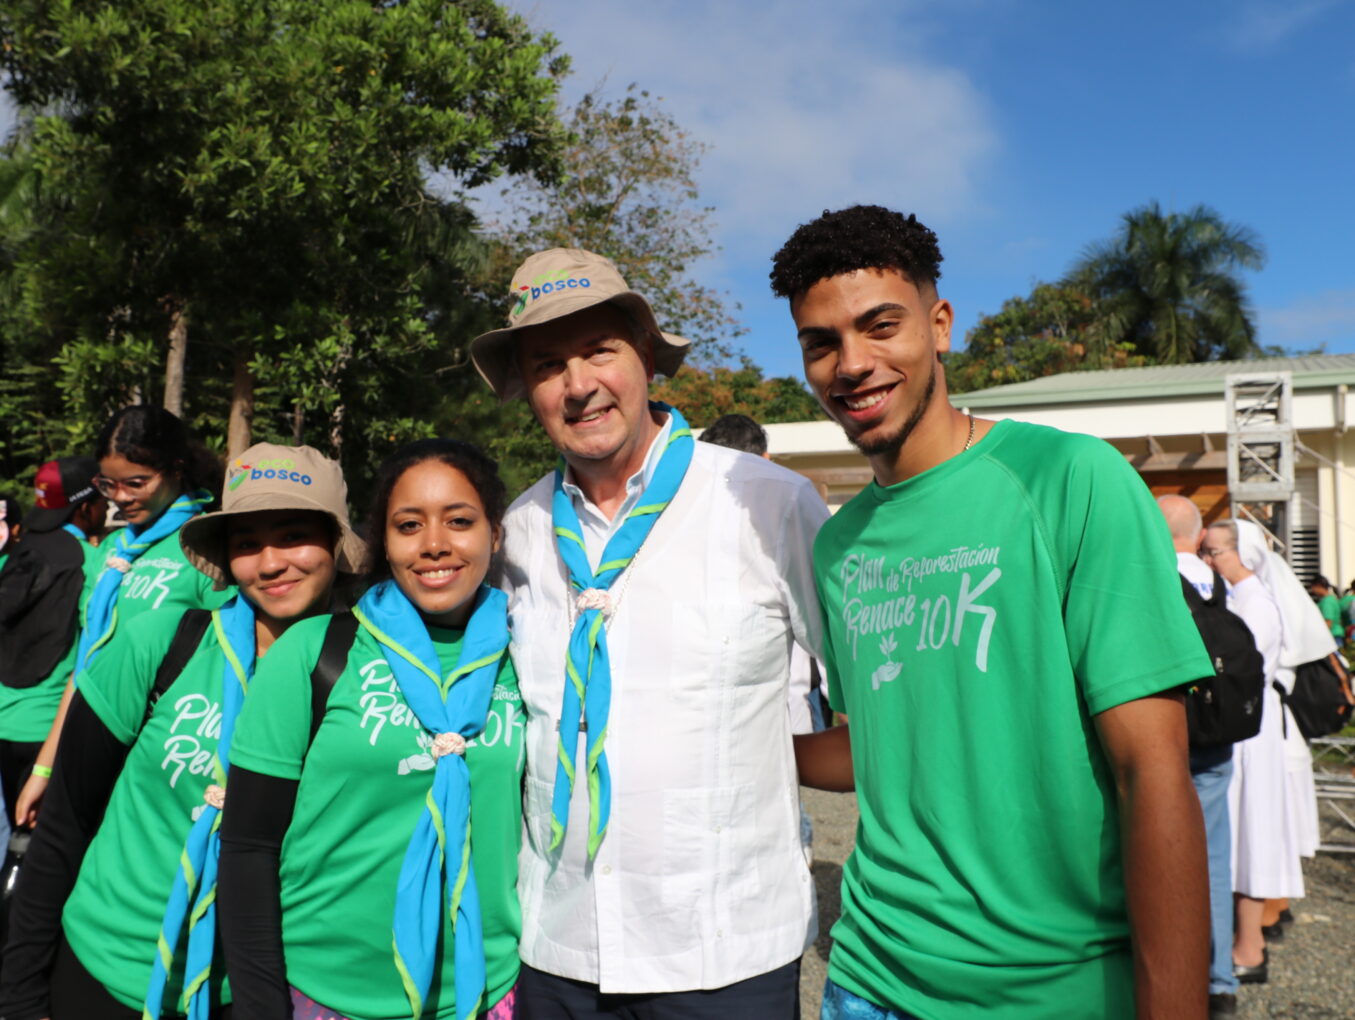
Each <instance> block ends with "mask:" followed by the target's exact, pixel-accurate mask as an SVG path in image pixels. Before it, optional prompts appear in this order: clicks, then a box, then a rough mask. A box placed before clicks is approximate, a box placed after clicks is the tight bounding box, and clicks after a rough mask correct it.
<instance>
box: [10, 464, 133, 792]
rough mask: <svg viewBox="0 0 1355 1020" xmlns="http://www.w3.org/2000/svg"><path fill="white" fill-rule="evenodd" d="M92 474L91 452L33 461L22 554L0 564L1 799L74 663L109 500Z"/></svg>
mask: <svg viewBox="0 0 1355 1020" xmlns="http://www.w3.org/2000/svg"><path fill="white" fill-rule="evenodd" d="M98 472H99V465H98V463H97V462H96V461H95V460H94V459H93V458H92V457H62V458H61V459H60V460H50V461H48V462H47V463H45V464H43V465H42V466H41V467H39V468H38V473H37V476H36V478H35V479H34V489H35V492H34V504H33V510H32V511H31V512H30V513H29V514H28V518H27V521H26V526H27V535H26V537H25V540H24V543H23V546H22V555H21V556H18V557H16V558H15V560H14V562H13V563H10V564H7V565H6V567H8V568H9V569H6V568H4V567H0V606H3V609H0V617H3V619H0V784H2V785H3V790H4V797H5V803H6V804H14V803H15V802H16V801H17V799H18V794H19V790H20V788H21V787H22V785H23V783H24V782H25V781H26V780H27V779H28V775H29V772H30V770H31V769H32V768H33V764H34V762H35V761H36V760H37V756H38V752H39V751H40V750H41V749H42V744H43V741H44V740H46V739H47V734H48V733H49V732H51V729H52V723H53V722H54V721H55V720H56V714H57V708H58V707H59V706H60V704H61V697H62V694H63V692H64V691H65V689H66V683H67V681H69V680H70V677H71V671H72V668H73V666H74V663H75V653H76V645H77V643H78V639H79V635H80V619H81V617H82V616H83V614H84V610H85V603H86V602H88V601H89V596H90V593H91V592H92V591H93V589H94V582H95V579H96V578H97V577H98V575H99V571H100V569H102V567H103V557H102V556H101V555H100V551H99V549H98V542H99V540H100V539H101V538H102V537H103V533H104V518H105V516H106V515H107V513H108V500H107V499H105V498H104V496H103V495H102V494H101V493H100V492H99V491H98V489H96V488H95V486H94V476H95V475H97V474H98ZM24 560H29V561H30V562H29V565H28V568H27V569H23V570H22V575H23V576H22V577H19V576H17V575H16V571H15V569H14V568H19V567H21V565H22V563H23V561H24ZM7 578H10V579H11V580H10V583H9V584H7V583H6V579H7ZM16 581H17V582H18V585H17V586H16V585H15V583H14V582H16Z"/></svg>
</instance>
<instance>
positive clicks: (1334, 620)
mask: <svg viewBox="0 0 1355 1020" xmlns="http://www.w3.org/2000/svg"><path fill="white" fill-rule="evenodd" d="M1317 610H1318V612H1320V613H1321V614H1322V619H1324V620H1326V621H1327V626H1328V628H1330V630H1331V633H1332V637H1334V638H1336V641H1337V644H1340V643H1342V642H1343V641H1345V638H1346V629H1345V627H1343V626H1342V625H1341V600H1340V599H1338V598H1337V597H1336V596H1335V595H1333V594H1332V593H1331V592H1327V594H1325V595H1323V596H1322V598H1320V599H1319V600H1318V603H1317Z"/></svg>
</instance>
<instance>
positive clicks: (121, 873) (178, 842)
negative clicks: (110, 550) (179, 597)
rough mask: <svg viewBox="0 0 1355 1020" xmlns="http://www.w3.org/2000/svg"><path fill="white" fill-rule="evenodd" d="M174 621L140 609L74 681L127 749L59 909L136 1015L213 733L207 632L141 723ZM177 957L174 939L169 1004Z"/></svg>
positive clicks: (216, 709)
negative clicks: (99, 821)
mask: <svg viewBox="0 0 1355 1020" xmlns="http://www.w3.org/2000/svg"><path fill="white" fill-rule="evenodd" d="M179 618H180V614H179V613H166V612H154V613H142V614H141V615H140V616H139V617H137V618H136V619H133V620H130V621H127V622H125V623H123V624H122V625H121V626H120V627H119V628H118V639H117V640H116V641H113V642H110V643H109V645H108V647H107V648H106V649H105V650H104V652H103V654H102V655H100V656H98V657H97V658H96V659H95V660H94V664H93V665H92V666H91V667H90V668H89V669H88V670H87V671H86V672H85V674H84V676H83V677H82V678H81V681H80V693H81V695H82V696H83V697H84V699H85V700H86V701H87V702H88V703H89V706H90V708H92V709H93V710H94V712H95V713H96V714H97V715H98V716H99V718H100V719H101V720H102V721H103V724H104V725H105V726H107V727H108V729H109V731H110V732H111V733H112V734H113V736H115V737H116V738H117V739H118V740H120V741H122V742H123V743H124V744H132V743H133V741H135V744H133V746H132V749H131V752H130V753H129V754H128V756H127V762H126V764H125V765H124V766H123V769H122V774H121V775H120V776H119V777H118V781H117V783H116V785H115V786H114V787H113V794H112V797H111V798H110V799H109V802H108V810H107V812H106V813H105V814H104V819H103V822H102V824H101V825H100V826H99V831H98V833H97V834H96V835H95V837H94V840H93V842H92V843H91V844H90V847H89V851H88V853H87V854H86V855H85V861H84V864H83V865H82V866H81V868H80V876H79V878H78V879H77V880H76V883H75V888H74V889H73V890H72V891H71V895H70V899H68V900H67V901H66V909H65V913H64V914H63V915H62V922H63V928H64V929H65V933H66V938H67V940H68V941H69V942H70V944H71V948H72V949H73V950H74V951H75V955H76V956H77V957H78V958H79V960H80V962H81V963H82V964H84V966H85V969H86V970H88V971H89V972H90V974H92V975H93V976H94V977H95V978H96V979H98V981H99V982H100V983H101V984H102V985H103V986H104V987H105V988H107V989H108V991H109V992H110V993H111V994H112V995H113V997H114V998H116V999H117V1000H118V1001H119V1002H122V1003H123V1004H124V1005H126V1006H128V1007H130V1008H132V1009H136V1010H140V1008H141V1005H142V1003H143V1002H144V1001H145V997H146V986H147V984H148V983H149V981H150V976H151V964H152V961H153V960H154V959H155V952H156V949H155V944H156V939H157V937H158V936H159V934H160V924H161V921H162V920H163V919H164V913H165V905H166V903H167V902H168V900H169V893H170V888H171V886H172V885H173V882H174V876H175V875H176V874H177V872H178V867H179V856H180V854H181V852H182V851H183V847H184V841H185V840H186V839H187V838H188V831H189V829H191V828H192V826H193V821H194V819H196V818H197V816H198V814H200V813H201V810H202V807H203V799H202V796H203V792H204V791H205V790H206V789H207V787H208V785H210V783H211V782H212V761H213V760H214V759H215V757H216V751H217V741H218V739H220V736H221V684H222V679H223V677H224V673H223V668H224V664H223V660H222V656H221V650H220V645H219V644H218V643H217V639H216V631H215V629H214V628H211V627H209V628H208V629H207V633H206V635H205V636H204V637H203V639H202V642H201V643H200V644H199V645H198V650H197V651H196V652H194V653H193V657H192V658H191V659H189V660H188V663H187V665H186V666H185V667H184V670H183V672H182V673H180V674H179V677H178V679H177V680H175V681H174V683H173V684H172V685H171V686H170V688H169V690H167V691H166V692H165V693H164V695H162V696H161V698H160V700H159V701H157V702H156V705H155V711H154V712H153V713H152V715H151V717H150V720H149V721H148V722H146V724H145V726H144V728H143V727H142V720H143V719H145V715H146V702H147V699H148V698H149V696H150V692H151V687H152V685H153V684H154V681H155V673H156V670H157V669H158V668H159V666H160V662H161V660H162V659H164V657H165V653H166V651H168V649H169V645H170V641H171V640H172V638H173V637H174V631H175V629H176V628H177V627H178V625H179ZM183 957H184V943H182V942H181V943H180V946H179V951H178V953H177V954H176V957H175V960H174V971H173V973H172V974H171V975H170V982H169V985H168V987H167V989H166V993H165V999H164V1001H165V1002H166V1003H174V1002H177V1001H178V997H179V994H180V991H181V989H182V988H183ZM224 975H225V967H224V966H223V965H222V964H221V961H220V959H219V958H218V961H217V964H216V966H214V967H213V979H212V980H213V984H214V985H215V986H216V989H217V990H216V992H215V993H214V995H213V999H212V1001H213V1002H214V1003H215V1002H219V1001H222V998H221V996H222V994H223V993H222V990H221V988H220V982H221V980H222V978H223V977H224ZM224 1001H229V996H228V995H226V996H225V1000H224Z"/></svg>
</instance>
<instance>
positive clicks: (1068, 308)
mask: <svg viewBox="0 0 1355 1020" xmlns="http://www.w3.org/2000/svg"><path fill="white" fill-rule="evenodd" d="M944 360H945V364H946V385H947V387H948V388H949V389H950V391H951V392H952V393H964V392H968V391H970V390H981V389H985V388H987V387H989V386H1002V385H1005V384H1007V383H1016V382H1025V381H1026V380H1027V379H1037V378H1039V377H1041V376H1046V375H1054V374H1056V373H1058V372H1072V371H1077V370H1078V369H1096V368H1126V367H1129V366H1131V365H1144V364H1149V363H1150V362H1151V359H1149V358H1146V357H1144V356H1143V355H1140V354H1136V353H1134V349H1133V346H1132V345H1131V344H1128V343H1119V344H1111V343H1108V342H1107V341H1106V339H1105V336H1104V335H1103V333H1102V331H1101V329H1100V323H1099V322H1098V319H1097V315H1096V305H1095V303H1094V302H1093V301H1092V300H1091V298H1089V297H1088V296H1087V295H1086V294H1085V293H1083V292H1082V291H1080V290H1078V289H1077V288H1075V287H1073V286H1070V285H1068V284H1062V283H1039V284H1036V285H1035V287H1034V289H1033V290H1032V291H1031V292H1030V294H1029V296H1027V297H1014V298H1009V299H1008V300H1007V301H1004V302H1003V304H1002V310H1001V311H1000V312H998V313H997V314H995V315H985V316H983V317H982V318H981V319H980V320H979V322H978V325H976V326H975V327H974V328H973V329H971V330H970V331H969V333H968V334H967V335H966V337H965V345H964V349H963V350H960V351H955V352H953V353H951V354H948V355H945V357H944Z"/></svg>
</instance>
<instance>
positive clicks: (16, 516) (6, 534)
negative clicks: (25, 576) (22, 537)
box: [0, 496, 24, 567]
mask: <svg viewBox="0 0 1355 1020" xmlns="http://www.w3.org/2000/svg"><path fill="white" fill-rule="evenodd" d="M23 519H24V512H23V508H22V507H21V506H19V504H18V502H16V501H15V500H13V499H10V497H8V496H0V567H3V566H4V565H5V560H6V559H7V558H8V557H9V554H10V552H11V551H12V550H13V548H14V544H15V543H16V542H18V541H19V533H20V532H21V531H22V530H23Z"/></svg>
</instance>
